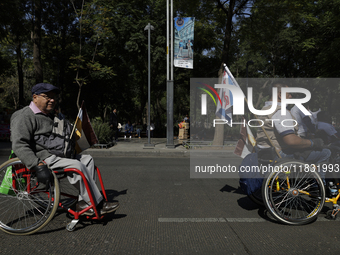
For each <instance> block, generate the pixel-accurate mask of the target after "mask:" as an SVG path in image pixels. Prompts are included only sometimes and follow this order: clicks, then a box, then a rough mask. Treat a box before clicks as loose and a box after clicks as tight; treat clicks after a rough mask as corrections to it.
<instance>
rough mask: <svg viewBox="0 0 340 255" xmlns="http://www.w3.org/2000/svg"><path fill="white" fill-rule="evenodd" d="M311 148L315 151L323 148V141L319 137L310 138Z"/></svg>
mask: <svg viewBox="0 0 340 255" xmlns="http://www.w3.org/2000/svg"><path fill="white" fill-rule="evenodd" d="M310 141H311V143H312V145H311V147H312V149H313V150H316V151H321V150H322V149H323V148H324V143H323V140H322V139H321V138H314V139H310Z"/></svg>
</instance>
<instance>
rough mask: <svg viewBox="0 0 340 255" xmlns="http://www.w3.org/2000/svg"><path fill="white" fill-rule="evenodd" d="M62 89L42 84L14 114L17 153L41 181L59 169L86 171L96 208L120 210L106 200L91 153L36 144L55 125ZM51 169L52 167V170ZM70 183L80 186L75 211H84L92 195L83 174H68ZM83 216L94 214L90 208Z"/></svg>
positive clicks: (103, 212)
mask: <svg viewBox="0 0 340 255" xmlns="http://www.w3.org/2000/svg"><path fill="white" fill-rule="evenodd" d="M58 94H59V88H57V87H55V86H53V85H51V84H48V83H39V84H36V85H35V86H33V88H32V101H31V103H30V105H29V106H26V107H24V108H23V109H20V110H18V111H16V112H15V113H13V115H12V117H11V142H12V149H13V152H14V153H15V154H16V156H17V157H18V158H19V159H20V160H21V161H22V163H23V164H25V166H26V167H27V168H28V169H32V170H35V171H36V176H37V180H38V182H39V183H44V184H45V185H49V183H50V182H51V178H52V174H51V170H53V169H57V168H76V169H79V170H80V171H81V172H83V173H84V175H85V176H86V179H87V181H88V183H89V186H90V189H91V192H92V196H93V199H94V201H95V203H96V207H97V208H98V211H99V212H100V213H101V214H106V213H111V212H113V211H115V210H117V209H118V207H119V203H118V202H107V201H104V200H103V196H102V194H101V193H100V191H99V189H98V187H97V185H96V182H95V181H96V180H95V167H94V161H93V158H92V157H91V156H90V155H77V156H76V158H75V159H71V158H62V157H59V156H56V155H52V154H51V153H50V152H49V151H48V150H47V149H45V148H44V147H42V146H41V145H39V144H37V142H36V141H37V137H39V136H43V135H49V134H51V132H52V127H53V123H54V122H53V110H54V108H55V106H56V102H57V96H58ZM50 169H51V170H50ZM68 180H69V181H70V183H71V184H73V185H75V186H76V187H77V188H78V189H79V198H78V203H77V205H76V210H77V211H81V210H83V209H85V208H86V207H88V206H89V205H90V198H89V195H88V193H87V190H86V187H85V184H84V182H83V181H82V178H81V176H80V175H77V174H73V176H72V177H68ZM84 215H90V216H91V215H94V210H93V209H92V208H91V209H90V210H87V211H86V212H84Z"/></svg>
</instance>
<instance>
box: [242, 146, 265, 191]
mask: <svg viewBox="0 0 340 255" xmlns="http://www.w3.org/2000/svg"><path fill="white" fill-rule="evenodd" d="M247 169H248V170H249V171H246V170H247ZM251 169H252V170H253V171H251ZM259 170H260V169H259V162H258V154H257V153H250V154H248V155H247V156H246V157H245V158H244V159H243V160H242V163H241V165H240V166H239V176H240V181H239V183H240V186H241V189H242V190H243V191H244V192H245V193H246V194H247V195H251V194H252V193H254V192H255V191H256V190H258V189H260V188H261V187H262V182H263V176H262V174H261V173H260V171H259Z"/></svg>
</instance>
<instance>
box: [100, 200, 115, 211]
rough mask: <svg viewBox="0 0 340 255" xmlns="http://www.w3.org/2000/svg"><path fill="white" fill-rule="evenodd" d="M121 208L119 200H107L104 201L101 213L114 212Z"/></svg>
mask: <svg viewBox="0 0 340 255" xmlns="http://www.w3.org/2000/svg"><path fill="white" fill-rule="evenodd" d="M118 208H119V203H118V202H106V201H104V202H103V204H102V207H101V210H100V214H106V213H112V212H114V211H116V210H117V209H118Z"/></svg>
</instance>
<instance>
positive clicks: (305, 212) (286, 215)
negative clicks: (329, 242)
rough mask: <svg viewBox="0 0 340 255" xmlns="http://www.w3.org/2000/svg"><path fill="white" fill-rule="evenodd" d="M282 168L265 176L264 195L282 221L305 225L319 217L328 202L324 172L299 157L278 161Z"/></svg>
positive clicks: (269, 207) (276, 217) (269, 209)
mask: <svg viewBox="0 0 340 255" xmlns="http://www.w3.org/2000/svg"><path fill="white" fill-rule="evenodd" d="M276 166H277V167H278V168H277V169H278V170H277V171H276V172H272V173H270V174H269V175H268V177H267V178H266V179H265V180H264V182H263V185H262V196H263V199H264V203H265V206H266V208H267V210H268V211H269V212H270V214H271V215H272V216H273V217H274V218H275V219H276V220H278V221H280V222H281V223H284V224H290V225H302V224H307V223H309V222H312V221H314V220H316V218H317V217H318V214H319V213H320V211H321V210H322V208H323V205H324V202H325V187H324V185H323V181H322V179H321V178H320V176H319V175H318V174H317V173H316V172H314V171H311V169H305V163H304V162H299V161H291V162H285V163H281V164H277V165H276Z"/></svg>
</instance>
